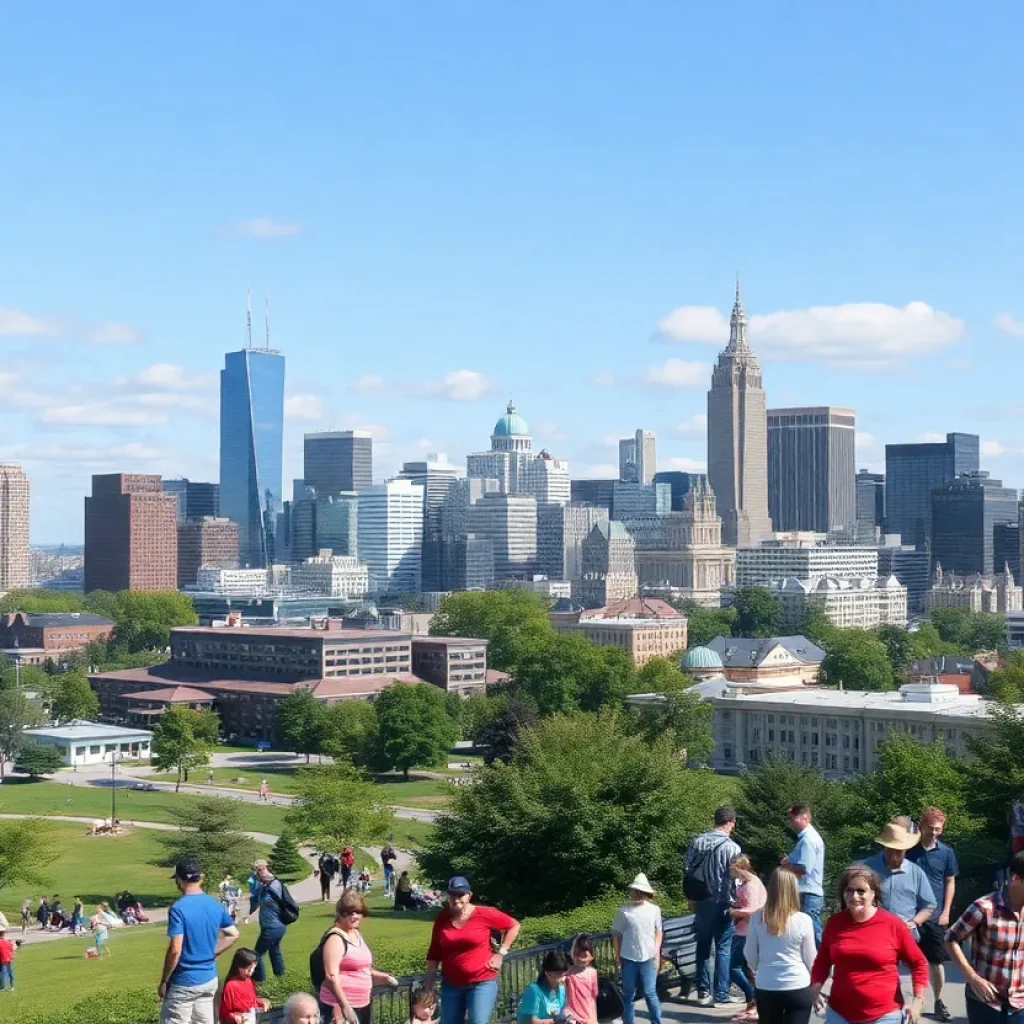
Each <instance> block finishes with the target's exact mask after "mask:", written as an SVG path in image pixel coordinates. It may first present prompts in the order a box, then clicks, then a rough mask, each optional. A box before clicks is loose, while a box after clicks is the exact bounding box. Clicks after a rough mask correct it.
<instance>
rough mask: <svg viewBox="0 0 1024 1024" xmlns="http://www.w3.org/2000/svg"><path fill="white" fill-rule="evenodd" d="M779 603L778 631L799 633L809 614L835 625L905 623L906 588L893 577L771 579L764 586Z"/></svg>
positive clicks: (864, 627) (861, 626) (870, 625)
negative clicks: (780, 615)
mask: <svg viewBox="0 0 1024 1024" xmlns="http://www.w3.org/2000/svg"><path fill="white" fill-rule="evenodd" d="M765 589H766V590H768V591H770V592H771V593H772V594H774V595H775V596H776V597H777V598H778V599H779V600H780V602H781V603H782V628H783V630H788V631H790V632H794V633H795V632H799V630H800V629H801V628H802V626H803V623H804V620H805V618H806V616H807V614H808V613H809V612H817V613H819V614H821V615H824V616H825V618H827V619H828V621H829V622H831V623H832V624H833V625H835V626H858V627H860V628H862V629H870V628H872V627H874V626H884V625H895V626H905V625H906V624H907V588H906V587H905V586H903V584H902V583H900V581H899V580H898V579H896V577H895V576H889V577H887V578H884V579H883V578H881V577H877V576H865V577H853V578H850V579H845V578H839V577H836V576H821V577H818V578H817V579H809V580H797V579H782V580H774V581H772V582H770V583H768V584H766V585H765Z"/></svg>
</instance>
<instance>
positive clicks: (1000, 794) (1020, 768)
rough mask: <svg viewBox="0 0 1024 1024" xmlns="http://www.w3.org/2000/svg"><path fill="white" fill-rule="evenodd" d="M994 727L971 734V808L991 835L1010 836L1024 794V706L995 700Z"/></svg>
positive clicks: (968, 787) (967, 769) (966, 767)
mask: <svg viewBox="0 0 1024 1024" xmlns="http://www.w3.org/2000/svg"><path fill="white" fill-rule="evenodd" d="M990 714H991V728H989V729H987V730H986V731H985V732H983V733H981V734H979V735H976V736H974V735H968V737H967V746H968V749H969V750H970V752H971V754H972V755H973V757H971V758H970V759H969V760H968V761H967V762H966V763H965V765H964V770H965V773H966V783H965V784H966V790H967V793H968V794H969V799H970V810H971V812H972V813H973V814H975V815H977V816H978V817H979V818H980V819H981V820H982V821H983V822H984V824H985V827H986V829H987V831H988V834H989V835H991V836H992V837H994V838H996V839H1000V840H1004V841H1005V839H1006V833H1007V827H1008V825H1009V822H1010V812H1011V811H1012V809H1013V805H1014V804H1015V803H1016V802H1017V801H1018V800H1020V799H1021V798H1022V796H1024V705H1021V704H1011V703H1007V702H1005V701H995V702H994V703H993V706H992V708H991V711H990Z"/></svg>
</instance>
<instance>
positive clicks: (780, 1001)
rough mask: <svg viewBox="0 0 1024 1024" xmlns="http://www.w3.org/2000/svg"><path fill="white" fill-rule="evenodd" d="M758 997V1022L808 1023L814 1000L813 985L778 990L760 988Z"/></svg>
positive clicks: (763, 1023)
mask: <svg viewBox="0 0 1024 1024" xmlns="http://www.w3.org/2000/svg"><path fill="white" fill-rule="evenodd" d="M754 995H755V997H756V998H757V1020H758V1024H807V1022H808V1021H809V1020H810V1019H811V1009H812V1008H813V1006H814V1000H813V999H811V987H810V985H808V986H807V988H789V989H781V990H779V991H777V992H775V991H769V990H768V989H764V988H759V989H757V991H756V992H755V993H754Z"/></svg>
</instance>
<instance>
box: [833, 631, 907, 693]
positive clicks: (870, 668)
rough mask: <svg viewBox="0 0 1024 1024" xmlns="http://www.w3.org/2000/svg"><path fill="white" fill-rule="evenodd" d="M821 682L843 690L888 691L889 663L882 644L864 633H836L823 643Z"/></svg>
mask: <svg viewBox="0 0 1024 1024" xmlns="http://www.w3.org/2000/svg"><path fill="white" fill-rule="evenodd" d="M827 645H828V646H827V647H826V650H825V660H824V661H823V662H822V663H821V681H822V683H823V684H824V685H826V686H840V685H842V686H843V687H844V688H845V689H847V690H891V689H893V688H894V685H895V684H894V680H893V671H892V662H891V661H890V659H889V651H888V649H887V648H886V646H885V644H884V643H882V641H881V640H879V638H878V637H877V636H876V635H875V634H874V633H873V632H871V631H870V630H867V629H837V630H835V631H834V632H833V633H831V634H830V635H829V637H828V640H827Z"/></svg>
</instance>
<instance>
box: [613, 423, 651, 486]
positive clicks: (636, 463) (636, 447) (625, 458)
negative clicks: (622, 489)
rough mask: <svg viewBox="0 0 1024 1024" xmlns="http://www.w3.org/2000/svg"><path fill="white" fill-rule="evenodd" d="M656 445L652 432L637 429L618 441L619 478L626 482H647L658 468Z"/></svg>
mask: <svg viewBox="0 0 1024 1024" xmlns="http://www.w3.org/2000/svg"><path fill="white" fill-rule="evenodd" d="M657 453H658V447H657V442H656V440H655V437H654V434H652V433H651V432H650V431H649V430H643V429H641V430H638V431H637V432H636V434H634V435H633V437H624V438H623V439H622V440H621V441H619V480H620V481H622V483H627V484H649V483H652V482H653V481H654V474H655V472H656V471H657V468H658V454H657Z"/></svg>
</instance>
